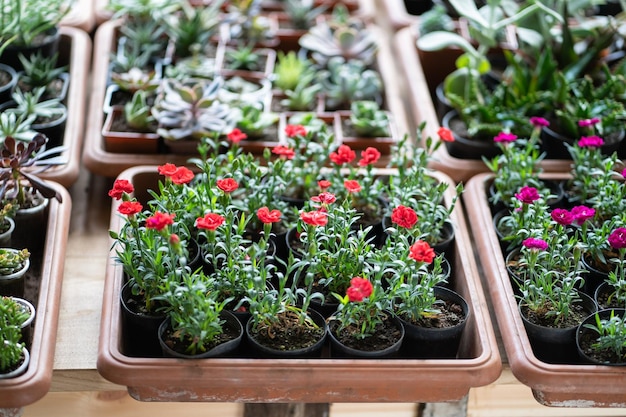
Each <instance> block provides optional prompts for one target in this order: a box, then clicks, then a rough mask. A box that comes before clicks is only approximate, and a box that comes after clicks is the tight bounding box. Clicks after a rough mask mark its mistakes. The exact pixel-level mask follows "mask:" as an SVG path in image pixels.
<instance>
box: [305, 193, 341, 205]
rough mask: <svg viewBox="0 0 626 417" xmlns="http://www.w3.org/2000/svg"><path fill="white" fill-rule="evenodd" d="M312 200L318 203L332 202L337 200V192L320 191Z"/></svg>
mask: <svg viewBox="0 0 626 417" xmlns="http://www.w3.org/2000/svg"><path fill="white" fill-rule="evenodd" d="M311 201H314V202H316V203H322V204H332V203H334V202H335V201H337V198H336V197H335V194H333V193H326V192H324V193H319V194H318V195H316V196H313V197H311Z"/></svg>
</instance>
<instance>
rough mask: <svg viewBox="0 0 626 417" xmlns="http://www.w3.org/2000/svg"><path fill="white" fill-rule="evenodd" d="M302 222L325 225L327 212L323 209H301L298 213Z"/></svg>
mask: <svg viewBox="0 0 626 417" xmlns="http://www.w3.org/2000/svg"><path fill="white" fill-rule="evenodd" d="M300 218H301V219H302V221H303V222H305V223H306V224H308V225H311V226H326V224H327V223H328V214H327V213H326V212H324V211H320V210H315V211H303V212H302V213H300Z"/></svg>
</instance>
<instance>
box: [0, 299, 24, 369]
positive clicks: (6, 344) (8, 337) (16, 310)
mask: <svg viewBox="0 0 626 417" xmlns="http://www.w3.org/2000/svg"><path fill="white" fill-rule="evenodd" d="M29 315H30V313H29V312H27V311H24V309H23V307H22V306H21V305H20V304H19V303H18V302H17V301H16V300H15V299H14V298H12V297H0V345H1V346H2V349H0V371H2V372H5V371H8V370H10V369H12V368H13V367H14V366H15V365H17V364H18V363H20V361H21V360H22V354H23V352H22V350H23V348H24V346H25V345H24V343H23V342H22V330H21V327H22V324H23V323H24V322H25V321H26V320H27V319H28V317H29Z"/></svg>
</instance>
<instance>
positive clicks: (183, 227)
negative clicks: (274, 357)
mask: <svg viewBox="0 0 626 417" xmlns="http://www.w3.org/2000/svg"><path fill="white" fill-rule="evenodd" d="M286 131H287V136H288V138H289V140H290V142H289V143H290V146H289V147H283V148H275V149H274V153H275V154H279V155H281V159H279V160H278V161H276V162H273V163H269V161H266V163H269V168H268V172H267V173H266V172H263V170H261V169H260V166H259V165H258V164H259V161H258V160H256V161H254V160H250V159H249V157H245V156H243V154H240V155H239V156H237V155H236V154H235V155H233V154H230V153H227V155H226V156H225V157H219V156H218V155H217V154H215V153H212V154H206V150H205V151H204V152H205V153H204V154H203V155H204V158H205V159H204V160H202V161H201V163H200V164H199V166H198V168H199V170H200V171H201V172H202V173H203V175H201V176H199V177H198V178H197V180H196V181H193V179H194V177H195V176H194V174H193V172H192V171H190V170H189V169H187V168H185V167H176V166H174V165H168V164H166V165H163V166H161V167H159V172H160V173H162V174H164V175H165V176H166V178H167V180H166V183H164V184H161V185H160V186H159V188H160V195H158V196H156V198H157V200H155V201H152V202H151V203H150V206H151V207H152V208H151V209H150V211H148V212H142V211H141V208H140V203H138V202H137V201H136V200H132V199H131V198H130V195H129V194H128V193H127V192H123V193H122V194H120V193H121V191H123V187H124V186H125V185H126V184H125V183H121V182H118V183H116V185H115V187H114V188H113V190H112V191H111V194H112V195H113V196H114V197H116V198H122V199H124V200H125V201H124V203H122V204H121V206H120V211H121V212H122V213H124V214H127V215H128V216H129V217H128V219H129V221H128V223H127V225H126V226H125V227H124V228H123V229H122V231H121V233H116V234H115V235H114V237H115V238H116V239H117V241H118V242H119V243H120V244H121V247H119V248H118V249H117V252H116V253H117V258H118V260H119V261H120V262H122V264H123V266H124V269H125V272H126V273H127V274H128V279H129V283H128V285H129V286H130V287H131V292H132V293H133V294H134V295H143V296H144V297H145V301H144V302H143V303H142V305H143V306H144V307H145V308H146V309H147V310H148V311H147V313H155V309H159V306H161V310H163V311H165V313H166V315H165V317H166V318H168V317H169V319H170V321H171V323H170V324H171V326H172V327H173V329H172V331H173V333H175V334H178V335H179V342H181V343H183V344H184V343H187V344H188V346H187V347H186V349H185V350H184V351H183V353H189V352H192V353H203V354H204V353H205V350H207V349H206V348H205V347H204V345H205V344H212V343H214V340H213V338H214V337H217V336H219V334H215V333H214V332H211V331H209V330H208V329H209V328H215V327H217V326H216V322H214V321H212V320H209V319H208V316H204V315H205V314H208V312H207V311H213V313H214V314H215V315H216V316H218V315H219V313H220V311H222V309H224V308H227V307H230V308H231V309H232V310H235V311H243V312H249V313H251V315H252V317H251V318H250V320H251V321H250V324H249V326H250V329H247V330H251V331H252V332H255V333H254V335H255V336H252V333H249V334H250V336H251V339H252V340H257V341H258V340H259V339H260V338H261V337H265V338H266V339H267V340H269V341H271V342H272V345H277V346H280V348H278V350H279V351H280V350H287V351H290V350H292V349H294V347H295V346H299V344H298V341H292V340H289V339H286V340H281V339H280V338H279V334H285V335H286V336H289V335H293V334H296V335H299V334H300V331H297V330H293V329H292V328H291V327H289V326H287V325H286V323H290V320H295V323H293V324H294V325H295V324H296V323H298V324H300V325H302V324H305V328H310V327H311V326H313V327H317V326H316V325H314V324H313V321H312V318H310V317H309V316H308V314H309V312H308V308H309V306H310V305H311V306H313V305H315V304H311V303H313V300H314V299H316V300H317V304H321V305H322V306H324V307H320V308H322V312H325V313H327V314H326V316H328V315H332V318H331V319H330V320H331V321H330V327H331V329H332V328H335V327H336V328H337V330H336V333H334V332H332V331H331V333H330V335H331V340H333V336H337V338H338V335H339V331H340V330H342V331H344V332H348V335H347V337H346V338H347V339H348V342H349V345H350V346H351V348H352V349H355V350H357V351H359V350H362V349H363V350H367V351H368V352H370V353H368V354H371V352H372V351H373V352H375V351H377V350H383V351H385V352H387V354H388V351H387V348H389V347H390V346H386V345H383V347H382V348H365V346H367V345H369V343H368V342H369V341H370V340H374V338H375V337H376V336H377V330H379V329H378V326H380V325H382V324H387V325H389V323H387V321H388V320H389V319H390V318H391V317H392V316H391V315H390V313H394V314H396V315H398V316H399V318H400V319H401V320H402V321H403V322H404V325H405V327H406V326H408V325H409V323H422V325H423V326H424V327H431V326H432V327H435V328H439V327H452V326H451V325H450V324H442V325H440V324H437V323H436V322H437V320H438V319H439V318H446V319H449V320H450V322H451V323H458V324H464V323H465V321H466V320H467V316H463V314H462V311H465V312H467V306H466V302H465V301H462V302H460V301H457V302H456V303H457V304H456V305H455V306H454V308H450V310H449V311H448V312H447V313H443V312H442V311H440V309H443V308H444V307H447V304H446V303H441V302H440V301H437V299H438V298H437V297H442V296H441V295H440V294H437V290H438V288H437V287H436V286H437V285H439V284H443V283H445V282H446V281H447V277H446V274H447V273H449V271H448V272H444V263H446V260H445V252H443V253H439V254H435V250H434V249H433V248H432V247H431V244H432V245H433V246H436V245H441V244H442V243H447V245H448V247H450V241H451V240H452V239H453V236H452V234H453V233H451V231H452V229H451V228H449V229H450V230H444V226H445V222H446V221H447V217H448V215H449V212H450V210H452V209H453V208H454V202H455V201H456V197H455V199H454V200H453V204H452V206H451V207H450V208H449V209H446V208H444V207H443V206H439V204H441V203H439V202H440V201H442V199H443V193H444V192H445V190H446V188H447V184H442V185H441V186H436V184H435V182H434V179H431V178H430V177H427V176H426V175H425V173H424V170H423V168H419V167H417V166H414V167H408V168H407V169H406V171H404V170H403V172H402V175H401V176H398V177H397V178H396V177H391V178H386V179H385V180H386V181H390V183H389V184H386V185H384V184H383V183H382V182H381V181H380V180H378V181H377V180H375V179H374V178H372V168H371V167H370V165H372V164H375V163H376V162H377V160H378V158H379V157H380V152H378V151H377V150H376V149H374V148H368V149H366V150H365V151H363V152H362V154H361V159H360V160H359V163H358V165H359V166H361V167H363V168H362V169H365V170H366V172H364V173H361V174H360V175H359V174H358V173H357V171H356V169H353V170H352V172H349V173H346V172H342V169H345V168H347V167H349V164H351V163H352V162H353V161H355V158H356V153H355V152H354V151H353V150H351V149H350V148H349V147H347V146H345V145H341V146H339V148H337V150H336V151H334V152H331V153H330V155H329V159H330V161H332V164H333V165H334V169H332V170H329V172H327V173H323V172H322V166H323V165H324V162H325V161H324V158H323V156H322V155H319V153H320V152H324V151H323V149H325V147H321V148H317V147H316V148H314V152H315V153H313V152H311V151H310V150H305V149H307V148H312V147H311V145H310V144H307V143H306V141H310V140H311V134H307V132H306V129H305V128H304V126H302V125H287V127H286ZM238 133H239V132H235V133H231V134H230V136H231V137H233V138H234V137H235V135H236V134H238ZM235 149H237V150H239V149H240V148H239V147H238V146H235ZM268 153H269V152H268ZM368 167H369V168H368ZM295 178H297V179H295ZM215 179H217V180H215ZM294 179H295V180H294ZM192 181H193V183H192ZM207 181H208V184H207ZM213 181H216V183H215V185H214V184H213ZM307 182H308V183H307ZM172 183H173V184H172ZM240 183H241V184H242V186H245V190H244V189H241V191H239V192H237V190H238V189H239V184H240ZM429 183H430V185H428V184H429ZM186 184H190V186H191V188H187V185H186ZM129 191H130V190H129ZM400 191H401V192H400ZM459 191H460V188H457V193H458V192H459ZM316 192H317V194H316ZM281 195H283V196H284V197H283V198H285V199H289V200H290V201H293V203H292V207H290V206H289V205H288V204H286V203H279V202H276V200H277V199H280V198H281ZM457 195H458V194H457ZM307 196H308V198H307ZM381 196H383V197H381ZM207 203H208V205H207ZM405 204H410V205H411V206H413V207H415V210H414V209H413V208H411V207H409V206H406V205H405ZM387 205H389V206H391V207H393V209H391V208H390V209H386V206H387ZM297 210H300V211H299V212H296V211H297ZM386 211H389V212H388V213H386ZM283 212H284V213H285V215H284V217H283V214H282V213H283ZM296 214H297V215H298V216H299V219H300V220H299V221H294V219H293V217H295V216H296ZM255 216H256V218H255ZM386 216H389V217H390V221H391V223H390V224H389V225H388V228H387V230H386V231H385V233H386V234H382V233H381V231H382V230H381V229H382V228H383V226H382V224H383V218H384V217H386ZM176 218H178V219H181V220H176ZM290 218H291V221H290ZM418 218H420V221H419V222H418ZM152 223H154V225H153V224H152ZM142 224H145V226H141V225H142ZM272 230H273V232H272ZM445 232H447V233H448V234H449V235H446V233H445ZM272 235H275V236H279V237H272ZM158 236H160V237H158ZM444 238H445V239H447V242H446V241H445V240H444ZM172 239H173V240H174V241H173V242H172ZM281 240H283V241H282V242H281ZM168 241H169V246H170V249H169V250H168V253H167V254H164V256H163V257H160V256H158V254H159V253H160V252H161V251H162V250H164V249H163V246H166V245H168V243H167V242H168ZM189 241H191V242H197V243H198V245H199V249H195V252H196V255H198V254H199V256H200V258H202V259H201V265H200V266H198V265H197V263H196V264H194V263H193V261H192V260H191V259H192V258H193V255H192V254H191V253H189V252H190V250H191V249H190V244H187V251H185V250H183V248H181V247H180V245H181V242H189ZM383 241H384V242H383ZM442 241H443V242H442ZM429 242H430V243H429ZM379 247H380V249H378V248H379ZM376 249H378V250H376ZM155 255H157V256H156V258H155ZM188 260H189V262H190V263H191V264H192V266H191V267H190V268H189V269H188V270H187V269H183V270H182V271H181V270H180V266H181V265H182V267H183V268H184V267H186V266H187V265H186V264H187V261H188ZM202 263H204V264H206V265H205V266H204V267H203V266H202ZM447 269H448V270H449V267H448V268H447ZM202 270H204V271H205V273H202V272H201V271H202ZM209 271H211V272H209ZM181 274H182V277H181ZM205 274H206V275H205ZM363 276H366V277H367V278H362V277H363ZM370 280H371V281H370ZM267 282H273V283H274V287H275V288H274V289H273V290H272V289H268V288H266V285H267ZM196 288H201V290H200V289H198V290H194V289H196ZM196 291H200V293H198V294H197V295H198V297H199V298H198V299H195V298H190V300H188V302H184V301H182V300H181V296H183V294H187V293H188V294H190V295H191V294H196ZM441 291H443V290H441ZM202 294H204V295H202ZM436 294H437V295H436ZM124 301H125V300H124V299H122V302H124ZM158 301H161V302H162V303H158ZM338 301H339V302H338ZM445 301H446V302H447V303H451V300H445ZM193 302H199V303H201V304H200V305H197V304H193ZM205 303H206V304H205ZM313 308H314V309H315V307H313ZM211 309H213V310H211ZM333 309H334V310H336V311H335V312H333ZM386 311H388V312H386ZM455 312H456V313H455ZM455 314H458V317H457V318H455ZM465 314H467V313H465ZM199 315H202V316H204V319H201V318H200V316H199ZM386 317H387V318H386ZM216 319H217V318H216ZM246 319H247V317H246ZM175 320H176V321H175ZM242 321H243V322H244V323H243V324H246V322H247V320H242ZM218 323H219V320H218ZM194 324H195V326H194ZM318 325H319V324H318ZM283 326H286V328H283ZM392 327H396V328H397V327H401V326H398V324H395V325H393V326H392ZM260 329H263V331H260ZM135 332H136V330H132V331H130V333H135ZM281 332H283V333H281ZM325 333H326V332H322V334H324V335H325ZM413 333H416V332H413ZM413 333H412V334H411V336H412V335H413ZM461 333H462V328H459V330H458V331H457V334H458V337H457V339H456V343H457V344H458V342H459V341H460V335H461ZM154 336H156V334H155V335H154ZM203 336H205V337H206V338H207V339H206V340H205V339H204V338H203ZM408 338H409V336H407V339H408ZM383 340H385V341H386V342H389V343H391V346H396V349H398V348H399V347H400V344H401V343H400V342H401V339H400V333H398V334H396V336H395V337H394V338H393V339H391V340H389V339H383ZM350 341H351V342H350ZM447 344H449V346H448V347H450V348H451V352H452V356H455V353H456V350H457V349H456V347H455V346H454V342H452V341H448V342H447ZM320 347H321V344H320ZM437 350H439V352H442V348H441V347H438V348H437V349H434V351H437ZM413 354H415V352H414V353H413Z"/></svg>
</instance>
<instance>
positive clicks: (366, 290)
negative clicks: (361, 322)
mask: <svg viewBox="0 0 626 417" xmlns="http://www.w3.org/2000/svg"><path fill="white" fill-rule="evenodd" d="M372 292H374V286H373V285H372V283H371V282H369V280H367V279H365V278H361V277H354V278H352V279H351V280H350V287H348V290H347V291H346V295H347V296H348V300H350V301H351V302H353V303H360V302H361V301H363V300H364V299H365V298H367V297H369V296H370V295H372Z"/></svg>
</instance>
